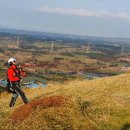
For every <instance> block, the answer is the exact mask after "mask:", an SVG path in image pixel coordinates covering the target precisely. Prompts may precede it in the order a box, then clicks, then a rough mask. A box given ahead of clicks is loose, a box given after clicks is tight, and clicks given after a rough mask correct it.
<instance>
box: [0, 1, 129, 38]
mask: <svg viewBox="0 0 130 130" xmlns="http://www.w3.org/2000/svg"><path fill="white" fill-rule="evenodd" d="M0 28H11V29H22V30H32V31H40V32H52V33H63V34H76V35H84V36H98V37H127V38H130V0H0Z"/></svg>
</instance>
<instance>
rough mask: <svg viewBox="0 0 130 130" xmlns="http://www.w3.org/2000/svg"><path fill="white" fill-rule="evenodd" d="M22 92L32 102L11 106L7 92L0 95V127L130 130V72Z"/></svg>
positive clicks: (17, 129)
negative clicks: (9, 105)
mask: <svg viewBox="0 0 130 130" xmlns="http://www.w3.org/2000/svg"><path fill="white" fill-rule="evenodd" d="M24 91H25V93H26V95H27V96H28V98H29V100H30V101H32V102H31V103H30V104H29V105H23V103H22V101H21V99H20V98H19V99H18V101H17V103H16V106H15V107H13V108H9V107H8V104H9V101H10V98H11V94H8V93H6V92H4V93H2V94H1V95H0V103H1V105H0V128H1V130H44V129H45V130H75V129H77V130H127V129H130V74H124V75H120V76H115V77H109V78H101V79H96V80H91V81H88V80H82V81H81V80H80V81H71V82H68V83H65V84H58V83H49V84H48V87H46V88H37V89H24ZM57 100H58V101H57ZM20 117H22V119H21V120H20ZM12 119H13V120H12ZM15 119H16V120H15Z"/></svg>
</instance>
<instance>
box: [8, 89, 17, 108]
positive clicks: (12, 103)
mask: <svg viewBox="0 0 130 130" xmlns="http://www.w3.org/2000/svg"><path fill="white" fill-rule="evenodd" d="M17 98H18V94H17V93H16V92H15V91H13V96H12V98H11V101H10V104H9V106H10V107H13V106H14V105H15V102H16V99H17Z"/></svg>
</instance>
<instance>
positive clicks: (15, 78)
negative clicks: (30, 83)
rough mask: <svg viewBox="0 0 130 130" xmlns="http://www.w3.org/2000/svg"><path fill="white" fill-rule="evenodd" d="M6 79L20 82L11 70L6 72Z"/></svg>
mask: <svg viewBox="0 0 130 130" xmlns="http://www.w3.org/2000/svg"><path fill="white" fill-rule="evenodd" d="M8 78H9V80H10V81H18V80H20V79H19V77H17V76H16V74H15V72H14V70H12V69H9V70H8Z"/></svg>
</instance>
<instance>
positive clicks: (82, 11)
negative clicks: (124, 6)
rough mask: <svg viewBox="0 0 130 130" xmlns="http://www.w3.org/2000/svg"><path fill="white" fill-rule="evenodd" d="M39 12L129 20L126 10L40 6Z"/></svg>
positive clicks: (129, 16) (129, 15)
mask: <svg viewBox="0 0 130 130" xmlns="http://www.w3.org/2000/svg"><path fill="white" fill-rule="evenodd" d="M37 11H40V12H46V13H54V14H65V15H77V16H83V17H112V18H119V19H128V20H130V14H128V13H126V12H117V13H114V12H108V11H89V10H86V9H77V8H69V9H67V8H50V7H42V8H39V9H37Z"/></svg>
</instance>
